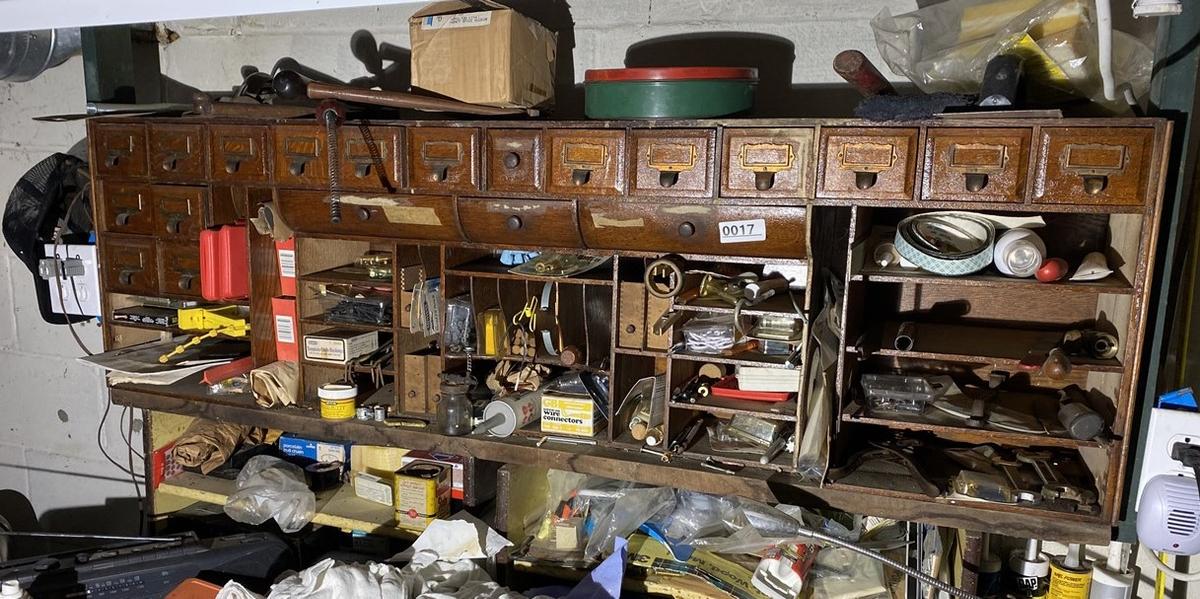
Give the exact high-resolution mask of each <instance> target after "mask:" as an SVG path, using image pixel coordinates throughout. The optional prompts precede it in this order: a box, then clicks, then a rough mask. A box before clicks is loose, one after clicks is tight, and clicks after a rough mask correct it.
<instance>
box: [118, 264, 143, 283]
mask: <svg viewBox="0 0 1200 599" xmlns="http://www.w3.org/2000/svg"><path fill="white" fill-rule="evenodd" d="M139 272H142V269H140V268H122V269H121V273H120V274H118V275H117V280H118V281H120V282H121V284H122V285H132V284H133V275H136V274H137V273H139Z"/></svg>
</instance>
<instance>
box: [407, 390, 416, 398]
mask: <svg viewBox="0 0 1200 599" xmlns="http://www.w3.org/2000/svg"><path fill="white" fill-rule="evenodd" d="M408 396H409V397H416V396H417V390H416V389H409V390H408Z"/></svg>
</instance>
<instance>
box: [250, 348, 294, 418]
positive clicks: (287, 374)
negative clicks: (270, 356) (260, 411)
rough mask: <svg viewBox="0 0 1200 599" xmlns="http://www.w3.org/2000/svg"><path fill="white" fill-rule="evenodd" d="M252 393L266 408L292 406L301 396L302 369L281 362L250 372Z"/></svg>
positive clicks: (292, 363)
mask: <svg viewBox="0 0 1200 599" xmlns="http://www.w3.org/2000/svg"><path fill="white" fill-rule="evenodd" d="M250 392H251V393H253V394H254V402H255V403H257V404H258V405H259V406H261V407H264V408H273V407H275V406H290V405H292V404H295V403H296V397H297V396H298V395H300V367H299V365H298V364H296V363H295V362H287V361H284V360H280V361H278V362H271V363H270V364H267V365H266V366H261V367H259V368H255V369H254V370H251V371H250Z"/></svg>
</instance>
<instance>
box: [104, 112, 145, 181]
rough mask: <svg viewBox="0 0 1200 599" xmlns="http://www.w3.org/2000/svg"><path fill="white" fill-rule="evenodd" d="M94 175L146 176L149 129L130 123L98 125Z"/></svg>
mask: <svg viewBox="0 0 1200 599" xmlns="http://www.w3.org/2000/svg"><path fill="white" fill-rule="evenodd" d="M92 133H93V134H94V135H95V136H96V140H95V142H94V144H93V147H95V149H96V155H95V156H94V158H93V161H94V162H95V164H93V165H92V167H91V168H92V172H94V173H96V174H97V175H100V176H101V177H120V178H142V177H145V176H146V173H147V169H146V126H145V125H139V124H130V123H97V124H96V125H95V127H94V128H93V129H92Z"/></svg>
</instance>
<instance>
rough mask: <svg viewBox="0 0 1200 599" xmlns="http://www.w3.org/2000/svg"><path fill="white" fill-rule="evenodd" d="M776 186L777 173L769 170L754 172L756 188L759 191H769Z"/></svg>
mask: <svg viewBox="0 0 1200 599" xmlns="http://www.w3.org/2000/svg"><path fill="white" fill-rule="evenodd" d="M772 187H775V173H772V172H769V171H758V172H756V173H754V189H757V190H759V191H767V190H768V189H771V188H772Z"/></svg>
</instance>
